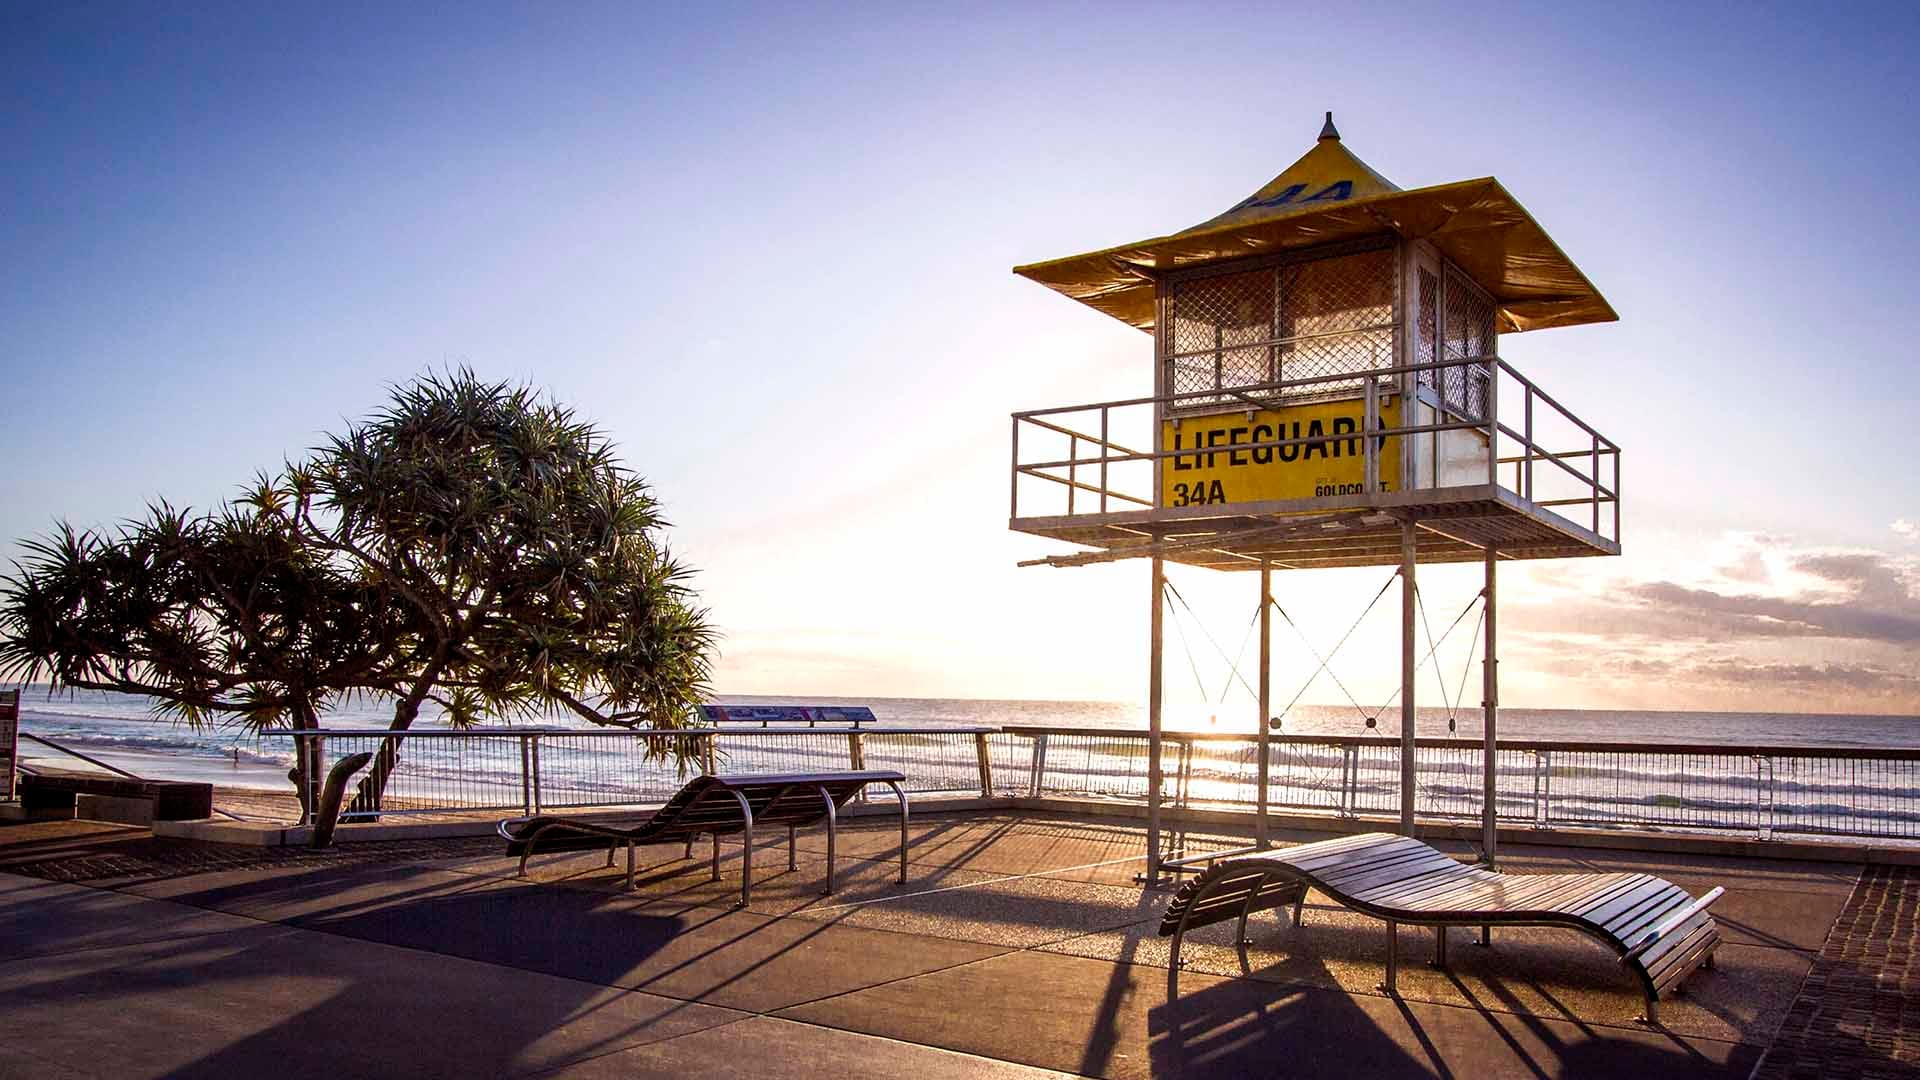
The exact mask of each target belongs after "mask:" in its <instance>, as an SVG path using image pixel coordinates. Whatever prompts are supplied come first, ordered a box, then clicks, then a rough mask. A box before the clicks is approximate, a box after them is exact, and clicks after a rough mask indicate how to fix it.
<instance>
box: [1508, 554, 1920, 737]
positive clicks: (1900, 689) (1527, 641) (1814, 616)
mask: <svg viewBox="0 0 1920 1080" xmlns="http://www.w3.org/2000/svg"><path fill="white" fill-rule="evenodd" d="M1663 554H1666V555H1669V556H1671V561H1670V562H1669V563H1668V564H1667V565H1665V566H1664V567H1662V568H1660V570H1661V572H1660V573H1658V574H1657V575H1647V576H1646V577H1636V576H1633V575H1632V574H1631V566H1632V564H1630V563H1627V562H1625V561H1624V560H1623V561H1622V562H1621V563H1619V564H1616V566H1617V569H1616V572H1615V573H1614V574H1613V575H1612V577H1611V578H1598V579H1597V578H1595V577H1594V576H1593V575H1592V574H1591V573H1589V575H1588V576H1587V578H1586V579H1585V580H1584V581H1582V580H1579V579H1577V578H1575V577H1573V576H1570V575H1550V576H1546V577H1543V578H1535V579H1533V582H1532V584H1533V585H1534V588H1533V589H1531V590H1529V591H1528V592H1525V593H1520V594H1516V596H1517V597H1518V596H1526V597H1528V598H1529V599H1531V598H1534V597H1538V598H1539V600H1538V601H1536V602H1530V603H1529V602H1515V603H1512V604H1511V606H1507V607H1506V608H1505V610H1504V611H1503V613H1502V619H1501V625H1502V627H1503V628H1506V629H1509V631H1510V632H1509V635H1508V637H1507V642H1508V646H1507V648H1506V649H1505V650H1504V651H1506V652H1507V654H1508V656H1509V657H1510V658H1512V659H1515V660H1517V661H1518V662H1519V664H1520V665H1523V666H1524V667H1526V668H1529V669H1532V670H1533V671H1535V672H1537V673H1538V674H1539V675H1542V676H1546V677H1548V678H1549V679H1551V680H1555V681H1558V682H1560V683H1561V684H1562V685H1566V686H1568V687H1569V688H1570V689H1571V688H1573V687H1584V688H1585V692H1584V693H1582V692H1577V691H1576V693H1575V695H1574V696H1576V697H1580V698H1583V699H1586V700H1594V699H1602V700H1613V701H1618V702H1623V703H1629V704H1634V705H1637V706H1641V707H1667V708H1673V707H1690V708H1709V709H1712V708H1729V709H1732V708H1738V709H1761V710H1777V711H1792V710H1795V709H1804V710H1808V711H1816V712H1846V711H1850V710H1851V711H1873V712H1903V713H1904V712H1916V711H1920V595H1916V594H1917V593H1920V556H1914V555H1908V554H1902V553H1897V552H1891V551H1876V550H1868V549H1857V548H1854V549H1836V548H1819V547H1811V546H1800V545H1797V544H1795V543H1794V541H1793V540H1792V539H1791V538H1788V537H1782V536H1754V535H1744V534H1731V535H1728V536H1725V537H1722V538H1721V539H1720V541H1718V542H1716V543H1715V544H1713V545H1711V547H1710V549H1709V550H1708V551H1707V552H1706V553H1705V554H1704V557H1701V558H1698V559H1696V560H1694V561H1693V562H1692V564H1691V565H1693V566H1695V567H1699V568H1701V569H1699V570H1698V571H1696V572H1694V573H1689V572H1688V567H1689V563H1688V562H1687V561H1686V560H1685V559H1683V558H1681V557H1680V553H1677V552H1668V553H1663ZM1620 571H1627V572H1626V573H1622V572H1620ZM1540 601H1544V602H1540Z"/></svg>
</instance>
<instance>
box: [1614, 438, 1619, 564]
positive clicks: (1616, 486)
mask: <svg viewBox="0 0 1920 1080" xmlns="http://www.w3.org/2000/svg"><path fill="white" fill-rule="evenodd" d="M1613 542H1614V543H1616V544H1617V543H1619V542H1620V448H1619V447H1617V446H1616V447H1614V448H1613Z"/></svg>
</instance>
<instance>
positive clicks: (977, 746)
mask: <svg viewBox="0 0 1920 1080" xmlns="http://www.w3.org/2000/svg"><path fill="white" fill-rule="evenodd" d="M973 753H974V756H975V757H976V758H978V759H979V762H980V797H981V798H983V799H991V798H993V755H992V754H990V753H988V751H987V733H986V732H984V731H976V732H974V733H973Z"/></svg>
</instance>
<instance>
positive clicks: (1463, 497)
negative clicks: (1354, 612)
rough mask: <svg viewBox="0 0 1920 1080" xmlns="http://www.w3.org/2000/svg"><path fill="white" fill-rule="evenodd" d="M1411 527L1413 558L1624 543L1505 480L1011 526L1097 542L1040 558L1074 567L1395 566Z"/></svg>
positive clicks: (1524, 554)
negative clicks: (1149, 559)
mask: <svg viewBox="0 0 1920 1080" xmlns="http://www.w3.org/2000/svg"><path fill="white" fill-rule="evenodd" d="M1408 519H1411V520H1412V521H1413V522H1414V525H1415V536H1416V544H1417V546H1418V557H1419V561H1420V562H1423V563H1441V562H1469V561H1474V562H1477V561H1479V560H1481V559H1482V558H1484V557H1485V550H1486V549H1487V548H1488V547H1493V548H1495V549H1496V550H1497V551H1498V552H1499V554H1500V557H1501V558H1505V559H1564V558H1571V557H1578V556H1587V555H1618V554H1620V543H1619V540H1618V539H1617V538H1613V539H1609V538H1608V537H1605V536H1602V535H1601V534H1600V533H1599V532H1596V531H1595V530H1593V529H1590V528H1587V527H1584V526H1581V525H1578V524H1575V523H1574V522H1573V521H1571V520H1569V519H1568V518H1566V517H1563V516H1561V515H1560V514H1559V513H1557V512H1555V511H1554V510H1552V509H1549V508H1547V507H1543V506H1540V505H1538V504H1536V503H1533V502H1530V501H1528V500H1527V499H1524V498H1522V497H1521V496H1520V495H1518V494H1516V493H1515V492H1513V491H1510V490H1508V489H1506V488H1504V487H1500V486H1498V485H1494V484H1478V485H1470V486H1463V487H1450V488H1432V489H1425V490H1419V491H1410V492H1400V493H1390V492H1379V493H1375V494H1370V495H1367V494H1360V495H1344V496H1334V497H1327V498H1316V499H1293V500H1285V501H1277V502H1260V503H1237V504H1230V505H1227V506H1186V507H1167V508H1157V509H1147V510H1127V511H1120V512H1115V513H1104V514H1102V513H1078V514H1068V515H1060V516H1054V517H1017V518H1014V519H1012V520H1011V521H1010V522H1009V526H1010V527H1011V528H1012V529H1013V531H1015V532H1021V533H1027V534H1029V535H1033V536H1044V537H1048V538H1050V539H1054V540H1064V541H1067V542H1068V543H1073V544H1080V545H1083V546H1085V547H1088V548H1093V549H1095V550H1093V551H1089V552H1084V553H1078V554H1071V555H1055V556H1050V557H1048V558H1045V559H1039V560H1035V561H1036V563H1046V564H1052V565H1064V566H1071V565H1075V564H1080V563H1090V562H1106V561H1110V560H1113V559H1123V558H1131V557H1138V556H1146V555H1151V554H1154V553H1156V551H1157V552H1158V553H1159V554H1161V555H1162V556H1164V557H1165V558H1166V559H1167V560H1168V561H1170V562H1177V563H1184V564H1186V565H1189V566H1202V567H1206V568H1209V569H1213V570H1258V569H1260V566H1261V563H1262V561H1268V562H1270V563H1271V564H1272V566H1273V567H1274V568H1275V569H1307V568H1314V567H1336V566H1394V565H1398V564H1399V562H1400V534H1401V528H1400V526H1401V523H1402V522H1403V521H1405V520H1408Z"/></svg>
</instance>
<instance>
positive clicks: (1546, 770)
mask: <svg viewBox="0 0 1920 1080" xmlns="http://www.w3.org/2000/svg"><path fill="white" fill-rule="evenodd" d="M1552 801H1553V751H1551V750H1536V751H1534V754H1533V827H1534V828H1536V829H1544V828H1546V827H1547V822H1548V821H1549V820H1550V819H1551V818H1552V816H1553V815H1552V812H1551V810H1550V809H1549V805H1550V804H1551V803H1552Z"/></svg>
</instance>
